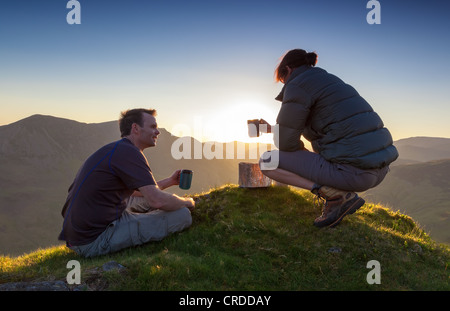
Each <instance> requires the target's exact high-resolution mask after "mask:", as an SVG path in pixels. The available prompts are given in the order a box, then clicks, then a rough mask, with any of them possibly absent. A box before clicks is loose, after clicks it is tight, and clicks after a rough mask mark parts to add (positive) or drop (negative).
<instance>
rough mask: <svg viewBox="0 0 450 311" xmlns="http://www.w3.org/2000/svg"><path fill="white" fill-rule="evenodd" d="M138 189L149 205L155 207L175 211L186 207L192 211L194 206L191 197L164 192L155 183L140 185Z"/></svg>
mask: <svg viewBox="0 0 450 311" xmlns="http://www.w3.org/2000/svg"><path fill="white" fill-rule="evenodd" d="M139 191H140V192H141V193H142V195H143V196H144V198H145V199H146V200H147V202H148V203H149V205H150V206H151V207H153V208H156V209H162V210H165V211H175V210H177V209H180V208H182V207H187V208H188V209H189V210H191V211H192V210H193V209H194V207H195V202H194V200H193V199H192V198H185V197H180V196H178V195H176V194H170V193H167V192H164V191H162V190H161V189H159V187H158V186H156V185H148V186H143V187H140V188H139Z"/></svg>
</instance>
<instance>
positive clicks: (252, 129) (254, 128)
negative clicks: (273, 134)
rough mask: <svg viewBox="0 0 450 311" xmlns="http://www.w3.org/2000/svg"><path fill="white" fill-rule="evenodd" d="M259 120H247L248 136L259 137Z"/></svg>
mask: <svg viewBox="0 0 450 311" xmlns="http://www.w3.org/2000/svg"><path fill="white" fill-rule="evenodd" d="M259 122H260V121H259V119H253V120H247V126H248V136H250V137H259Z"/></svg>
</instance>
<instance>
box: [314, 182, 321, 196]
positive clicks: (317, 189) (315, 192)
mask: <svg viewBox="0 0 450 311" xmlns="http://www.w3.org/2000/svg"><path fill="white" fill-rule="evenodd" d="M320 187H322V185H318V184H314V186H313V187H312V189H311V192H312V193H314V194H317V191H319V189H320Z"/></svg>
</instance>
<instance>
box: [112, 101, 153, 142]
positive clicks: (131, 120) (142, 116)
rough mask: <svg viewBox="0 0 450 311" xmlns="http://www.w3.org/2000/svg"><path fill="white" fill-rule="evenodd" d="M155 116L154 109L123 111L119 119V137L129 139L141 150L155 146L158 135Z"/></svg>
mask: <svg viewBox="0 0 450 311" xmlns="http://www.w3.org/2000/svg"><path fill="white" fill-rule="evenodd" d="M155 116H156V110H155V109H143V108H138V109H131V110H127V111H123V112H122V113H121V116H120V119H119V127H120V134H121V137H127V138H129V139H130V140H131V141H132V142H133V143H134V144H135V145H136V146H137V147H138V148H139V149H141V150H143V149H145V148H147V147H153V146H155V145H156V139H157V138H158V135H159V134H160V132H159V131H158V125H157V123H156V118H155Z"/></svg>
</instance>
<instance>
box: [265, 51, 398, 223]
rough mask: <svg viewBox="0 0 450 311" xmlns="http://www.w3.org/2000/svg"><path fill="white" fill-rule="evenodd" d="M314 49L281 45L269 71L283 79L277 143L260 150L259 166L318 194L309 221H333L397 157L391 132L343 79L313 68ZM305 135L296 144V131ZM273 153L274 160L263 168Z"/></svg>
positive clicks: (375, 182) (351, 208) (359, 200)
mask: <svg viewBox="0 0 450 311" xmlns="http://www.w3.org/2000/svg"><path fill="white" fill-rule="evenodd" d="M316 63H317V54H316V53H308V52H306V51H305V50H302V49H295V50H291V51H289V52H287V53H286V54H285V55H284V57H283V58H282V60H281V62H280V63H279V65H278V67H277V69H276V70H275V76H276V81H277V82H282V83H284V87H283V89H282V90H281V93H280V94H279V95H278V96H277V97H276V99H277V100H279V101H281V102H282V104H281V109H280V111H279V114H278V117H277V125H276V126H275V127H274V128H273V129H272V130H271V129H270V128H271V127H270V125H268V124H267V122H265V121H264V120H261V123H264V124H267V125H268V128H269V131H272V132H274V141H275V145H276V146H277V147H278V149H279V150H276V151H269V152H267V153H265V154H263V156H262V157H261V160H260V167H261V170H262V172H263V173H264V174H265V175H266V176H268V177H270V178H272V179H274V180H276V181H279V182H282V183H285V184H289V185H293V186H296V187H300V188H304V189H308V190H311V191H312V193H314V194H315V195H317V197H318V198H319V199H323V200H324V201H325V204H324V208H323V211H322V215H321V216H320V217H318V218H317V219H315V221H314V225H315V226H317V227H327V226H329V227H334V226H336V225H338V224H339V223H340V222H341V220H342V219H343V217H345V216H346V215H349V214H352V213H354V212H355V211H356V210H357V209H359V208H360V207H361V206H363V205H364V203H365V201H364V199H362V198H361V197H359V196H358V195H357V194H356V193H355V192H361V191H365V190H367V189H370V188H373V187H375V186H377V185H378V184H379V183H380V182H381V181H382V180H383V179H384V177H385V176H386V174H387V172H388V170H389V164H390V163H392V162H393V161H395V160H396V159H397V157H398V152H397V149H396V148H395V147H394V146H393V144H392V143H393V141H392V136H391V134H390V133H389V131H388V130H387V129H386V128H384V125H383V121H382V120H381V119H380V117H379V116H378V115H377V114H376V113H375V112H374V111H373V109H372V107H371V106H370V105H369V104H368V103H367V102H366V101H365V100H364V99H363V98H362V97H361V96H360V95H359V94H358V92H357V91H356V90H355V89H354V88H353V87H351V86H350V85H348V84H346V83H344V82H343V81H342V80H341V79H339V78H338V77H336V76H334V75H332V74H330V73H328V72H326V71H325V70H323V69H321V68H317V67H315V65H316ZM302 135H303V137H304V138H305V139H307V140H308V141H310V142H311V145H312V148H313V150H314V152H311V151H308V150H306V149H305V148H304V146H303V143H302V141H301V140H300V137H301V136H302ZM273 159H276V162H277V163H278V165H277V166H276V167H275V168H268V166H267V165H266V164H267V163H273V162H274V160H273Z"/></svg>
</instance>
